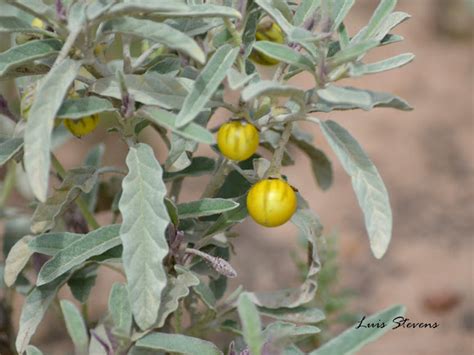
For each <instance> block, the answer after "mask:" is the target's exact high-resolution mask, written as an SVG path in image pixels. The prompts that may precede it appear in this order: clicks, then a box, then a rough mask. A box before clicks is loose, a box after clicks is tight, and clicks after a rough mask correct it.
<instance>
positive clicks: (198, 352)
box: [136, 332, 222, 355]
mask: <svg viewBox="0 0 474 355" xmlns="http://www.w3.org/2000/svg"><path fill="white" fill-rule="evenodd" d="M136 346H137V347H139V348H146V349H153V350H163V351H166V352H174V353H181V354H188V355H222V351H220V350H219V349H218V348H217V346H215V345H214V344H213V343H211V342H209V341H206V340H202V339H199V338H193V337H190V336H186V335H181V334H170V333H157V332H154V333H150V334H148V335H145V336H144V337H143V338H141V339H139V340H138V341H137V342H136Z"/></svg>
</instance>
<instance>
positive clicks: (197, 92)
mask: <svg viewBox="0 0 474 355" xmlns="http://www.w3.org/2000/svg"><path fill="white" fill-rule="evenodd" d="M238 53H239V49H238V48H233V47H231V46H230V45H227V44H226V45H223V46H222V47H219V48H218V49H217V51H216V52H215V53H214V54H213V55H212V57H211V59H210V60H209V61H208V62H207V64H206V66H205V67H204V69H202V71H201V73H200V74H199V76H198V77H197V78H196V81H195V82H194V86H193V88H192V89H191V92H190V93H189V94H188V96H187V97H186V99H185V100H184V103H183V107H182V108H181V110H180V111H179V114H178V116H177V117H176V126H177V127H183V126H185V125H187V124H188V123H190V122H191V121H192V120H194V118H196V116H197V115H198V114H199V112H201V110H202V109H203V108H204V107H205V106H206V103H207V102H208V101H209V99H210V98H211V96H212V95H213V94H214V92H215V91H216V90H217V87H218V86H219V85H220V83H221V82H222V80H224V78H225V76H226V73H227V71H228V70H229V68H230V67H231V66H232V65H233V64H234V61H235V59H236V58H237V54H238Z"/></svg>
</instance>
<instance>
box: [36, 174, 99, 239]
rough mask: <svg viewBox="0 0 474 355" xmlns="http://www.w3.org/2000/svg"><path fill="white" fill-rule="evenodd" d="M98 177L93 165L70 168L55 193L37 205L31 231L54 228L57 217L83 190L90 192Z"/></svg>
mask: <svg viewBox="0 0 474 355" xmlns="http://www.w3.org/2000/svg"><path fill="white" fill-rule="evenodd" d="M97 178H98V174H97V170H96V169H95V168H93V167H84V168H77V169H72V170H69V171H68V172H67V174H66V176H65V178H64V181H63V182H62V184H61V186H60V187H59V188H58V189H57V190H55V191H54V193H53V195H52V196H51V197H49V198H48V199H47V200H46V202H44V203H39V204H38V206H37V207H36V210H35V212H34V214H33V217H32V219H31V231H32V232H33V233H42V232H44V231H47V230H50V229H52V228H54V226H55V225H56V219H57V217H58V216H60V215H61V214H62V213H63V212H64V211H65V210H66V208H67V207H68V206H69V204H70V203H71V202H72V201H74V199H76V198H77V197H78V196H79V195H80V193H81V191H82V192H86V193H87V192H90V191H91V190H92V188H93V187H94V185H95V183H96V182H97Z"/></svg>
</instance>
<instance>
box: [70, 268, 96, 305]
mask: <svg viewBox="0 0 474 355" xmlns="http://www.w3.org/2000/svg"><path fill="white" fill-rule="evenodd" d="M98 267H99V265H97V264H91V265H87V266H86V267H83V268H81V269H79V270H77V271H76V272H74V273H73V274H72V275H71V277H70V278H69V280H67V284H68V286H69V289H70V290H71V293H72V295H73V296H74V298H75V299H76V300H78V301H79V302H80V303H82V304H84V303H86V302H87V300H88V298H89V295H90V292H91V290H92V287H94V285H95V281H96V279H97V268H98Z"/></svg>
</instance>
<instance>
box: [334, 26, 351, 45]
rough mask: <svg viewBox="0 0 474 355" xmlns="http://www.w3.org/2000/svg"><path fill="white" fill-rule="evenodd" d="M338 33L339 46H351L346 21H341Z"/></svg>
mask: <svg viewBox="0 0 474 355" xmlns="http://www.w3.org/2000/svg"><path fill="white" fill-rule="evenodd" d="M337 34H338V36H339V47H340V48H341V49H344V48H347V47H349V44H350V39H349V34H348V33H347V29H346V26H345V25H344V23H341V24H340V25H339V27H338V28H337Z"/></svg>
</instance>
